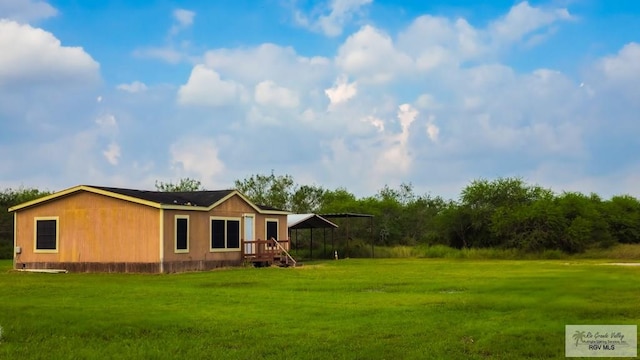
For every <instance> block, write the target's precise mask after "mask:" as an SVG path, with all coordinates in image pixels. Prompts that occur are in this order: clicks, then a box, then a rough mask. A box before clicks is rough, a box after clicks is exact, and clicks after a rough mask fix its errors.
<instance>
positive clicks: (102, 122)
mask: <svg viewBox="0 0 640 360" xmlns="http://www.w3.org/2000/svg"><path fill="white" fill-rule="evenodd" d="M96 124H97V125H98V126H99V127H100V128H101V129H105V130H109V131H111V130H113V129H117V128H118V121H117V120H116V117H115V116H113V115H112V114H105V115H103V116H100V117H98V118H97V119H96Z"/></svg>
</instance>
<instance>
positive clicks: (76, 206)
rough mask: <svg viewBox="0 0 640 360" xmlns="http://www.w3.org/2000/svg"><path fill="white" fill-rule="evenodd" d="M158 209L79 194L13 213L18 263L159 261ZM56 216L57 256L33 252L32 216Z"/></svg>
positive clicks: (90, 194) (18, 264)
mask: <svg viewBox="0 0 640 360" xmlns="http://www.w3.org/2000/svg"><path fill="white" fill-rule="evenodd" d="M158 211H159V210H158V209H155V208H152V207H149V206H145V205H141V204H136V203H132V202H128V201H123V200H119V199H114V198H111V197H108V196H103V195H98V194H94V193H89V192H84V191H79V192H76V193H72V194H70V195H67V196H64V197H61V198H58V199H53V200H51V201H49V202H46V203H42V204H39V205H38V206H33V207H29V208H25V209H21V210H20V211H17V212H16V245H17V246H19V247H20V248H21V253H20V254H17V255H16V267H19V266H20V263H50V262H59V263H69V262H78V263H110V262H130V263H157V262H158V261H159V259H158V257H159V242H158V241H157V239H159V237H160V234H159V231H160V230H159V229H160V228H159V226H158V221H159V217H158ZM38 217H57V218H58V232H59V241H58V249H57V252H55V253H36V252H34V248H35V244H34V241H35V240H34V239H35V221H34V219H35V218H38Z"/></svg>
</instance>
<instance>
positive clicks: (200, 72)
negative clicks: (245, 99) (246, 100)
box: [178, 65, 244, 107]
mask: <svg viewBox="0 0 640 360" xmlns="http://www.w3.org/2000/svg"><path fill="white" fill-rule="evenodd" d="M243 93H244V88H243V87H242V85H240V84H238V83H237V82H235V81H233V80H228V81H227V80H223V79H221V78H220V75H219V74H218V73H217V72H216V71H215V70H213V69H209V68H207V67H206V66H204V65H196V66H195V67H194V68H193V70H192V71H191V75H190V76H189V80H188V81H187V83H186V84H185V85H182V86H180V89H179V90H178V103H179V104H181V105H195V106H209V107H219V106H225V105H230V104H234V103H236V102H238V101H239V100H240V99H241V98H242V96H243Z"/></svg>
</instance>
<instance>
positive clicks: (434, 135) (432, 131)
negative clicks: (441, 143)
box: [427, 115, 440, 142]
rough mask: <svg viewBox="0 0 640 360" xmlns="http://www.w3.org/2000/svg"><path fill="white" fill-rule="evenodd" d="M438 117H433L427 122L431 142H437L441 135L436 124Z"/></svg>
mask: <svg viewBox="0 0 640 360" xmlns="http://www.w3.org/2000/svg"><path fill="white" fill-rule="evenodd" d="M435 121H436V117H435V116H433V115H431V116H429V120H428V121H427V136H428V137H429V139H431V141H433V142H437V141H438V136H439V135H440V128H439V127H438V126H437V125H436V124H435Z"/></svg>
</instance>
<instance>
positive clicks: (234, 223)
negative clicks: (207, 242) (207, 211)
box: [211, 217, 240, 251]
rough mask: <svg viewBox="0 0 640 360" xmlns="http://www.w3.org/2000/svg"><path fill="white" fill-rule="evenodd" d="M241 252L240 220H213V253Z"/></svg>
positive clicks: (217, 218)
mask: <svg viewBox="0 0 640 360" xmlns="http://www.w3.org/2000/svg"><path fill="white" fill-rule="evenodd" d="M226 250H240V219H239V218H219V217H212V218H211V251H226Z"/></svg>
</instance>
